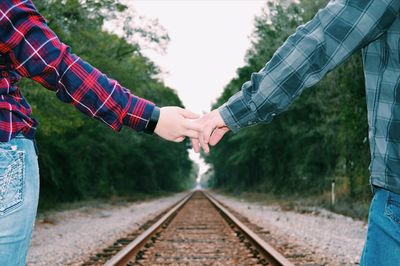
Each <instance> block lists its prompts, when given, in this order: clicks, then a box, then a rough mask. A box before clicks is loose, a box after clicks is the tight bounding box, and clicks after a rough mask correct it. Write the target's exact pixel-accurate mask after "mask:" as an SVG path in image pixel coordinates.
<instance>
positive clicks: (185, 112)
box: [179, 109, 200, 119]
mask: <svg viewBox="0 0 400 266" xmlns="http://www.w3.org/2000/svg"><path fill="white" fill-rule="evenodd" d="M179 112H180V114H181V115H183V116H184V117H185V118H189V119H197V118H199V117H200V116H199V115H198V114H195V113H193V112H191V111H189V110H186V109H180V111H179Z"/></svg>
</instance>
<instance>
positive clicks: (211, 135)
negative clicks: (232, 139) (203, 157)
mask: <svg viewBox="0 0 400 266" xmlns="http://www.w3.org/2000/svg"><path fill="white" fill-rule="evenodd" d="M228 131H229V128H228V127H227V126H226V125H225V122H224V120H222V117H221V115H220V114H219V111H218V110H217V109H215V110H213V111H211V112H209V113H208V114H205V115H203V116H199V115H197V114H195V113H192V112H191V111H188V110H186V109H182V108H180V107H174V106H170V107H162V108H160V117H159V120H158V123H157V126H156V128H155V130H154V132H155V133H156V134H157V135H159V136H160V137H162V138H164V139H166V140H169V141H174V142H181V141H183V140H184V139H185V137H189V138H191V140H192V146H193V150H194V151H195V152H200V150H201V149H203V151H204V152H205V153H208V152H209V151H210V147H209V145H211V146H214V145H216V144H217V143H218V142H219V141H220V140H221V139H222V137H223V136H224V134H225V133H226V132H228Z"/></svg>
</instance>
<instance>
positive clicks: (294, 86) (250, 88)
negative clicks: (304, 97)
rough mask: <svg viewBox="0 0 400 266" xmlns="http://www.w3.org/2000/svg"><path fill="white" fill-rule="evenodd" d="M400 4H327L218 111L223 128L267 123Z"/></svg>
mask: <svg viewBox="0 0 400 266" xmlns="http://www.w3.org/2000/svg"><path fill="white" fill-rule="evenodd" d="M399 3H400V1H390V0H337V1H331V2H330V3H329V4H328V5H327V6H326V7H325V8H323V9H321V10H320V11H319V12H318V13H317V14H316V15H315V17H314V18H313V19H312V20H311V21H309V22H308V23H306V24H305V25H303V26H300V27H298V28H297V30H296V32H295V33H294V34H293V35H291V36H290V37H289V38H288V39H287V40H286V41H285V42H284V44H283V45H282V46H281V47H280V48H279V49H278V50H277V51H276V52H275V54H274V55H273V56H272V58H271V60H270V61H269V62H268V63H267V64H266V65H265V67H264V68H262V69H261V70H260V71H259V72H257V73H253V74H252V75H251V79H250V80H249V81H248V82H246V83H244V84H243V86H242V89H241V90H240V91H239V92H237V93H236V94H234V95H233V96H232V97H231V98H230V99H229V100H228V101H227V102H226V103H225V104H223V105H222V106H221V107H219V112H220V114H221V116H222V118H223V120H224V121H225V123H226V125H227V126H228V127H229V128H230V129H231V130H232V131H233V132H238V131H239V130H240V129H241V128H243V127H246V126H249V125H252V124H255V123H263V122H264V123H268V122H270V121H271V120H272V119H273V117H274V116H275V115H277V114H279V113H281V112H282V111H284V110H285V109H287V107H288V106H289V105H290V104H291V103H292V102H293V101H294V100H295V99H296V97H297V96H299V95H300V94H301V93H302V92H303V90H304V89H305V88H308V87H311V86H313V85H314V84H316V83H317V82H318V81H320V80H321V79H322V78H323V77H324V76H325V74H327V73H328V72H329V71H331V70H333V69H334V68H335V67H337V66H338V65H340V64H341V63H342V62H343V61H345V60H346V59H347V58H348V57H349V56H350V55H352V54H353V53H355V52H356V51H358V50H360V49H361V48H363V47H364V46H366V45H368V44H369V43H370V42H371V41H373V40H375V39H376V38H378V37H379V36H380V35H381V34H383V33H384V32H385V30H386V29H387V28H388V27H389V26H390V25H391V24H392V23H393V21H394V20H395V19H396V17H397V15H398V10H399Z"/></svg>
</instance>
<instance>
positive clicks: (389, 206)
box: [360, 188, 400, 266]
mask: <svg viewBox="0 0 400 266" xmlns="http://www.w3.org/2000/svg"><path fill="white" fill-rule="evenodd" d="M374 192H375V193H374V197H373V199H372V202H371V207H370V210H369V218H368V231H367V237H366V241H365V245H364V250H363V254H362V257H361V261H360V265H362V266H372V265H374V266H381V265H382V266H391V265H393V266H398V265H400V195H399V194H396V193H393V192H390V191H388V190H386V189H383V188H374Z"/></svg>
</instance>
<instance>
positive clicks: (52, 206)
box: [38, 191, 174, 214]
mask: <svg viewBox="0 0 400 266" xmlns="http://www.w3.org/2000/svg"><path fill="white" fill-rule="evenodd" d="M173 194H174V193H173V192H165V191H154V192H152V193H141V192H134V193H132V195H129V196H116V195H112V196H110V197H109V198H90V199H84V200H78V201H73V202H60V201H56V200H52V199H48V198H44V197H41V198H40V199H39V207H38V214H44V213H46V212H49V211H65V210H73V209H79V208H82V207H92V208H104V206H109V205H114V206H123V205H126V204H128V203H131V202H138V201H148V200H152V199H156V198H162V197H168V196H171V195H173Z"/></svg>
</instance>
